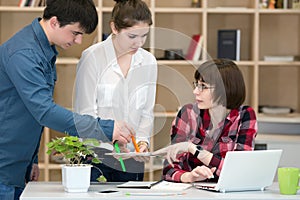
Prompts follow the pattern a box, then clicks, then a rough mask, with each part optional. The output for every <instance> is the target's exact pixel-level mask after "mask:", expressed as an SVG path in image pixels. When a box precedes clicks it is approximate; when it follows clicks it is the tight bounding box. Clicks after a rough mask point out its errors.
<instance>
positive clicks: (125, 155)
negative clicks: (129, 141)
mask: <svg viewBox="0 0 300 200" xmlns="http://www.w3.org/2000/svg"><path fill="white" fill-rule="evenodd" d="M105 155H111V156H123V157H137V156H143V157H150V156H158V155H153V154H152V153H151V152H145V153H139V152H129V153H116V152H111V153H105Z"/></svg>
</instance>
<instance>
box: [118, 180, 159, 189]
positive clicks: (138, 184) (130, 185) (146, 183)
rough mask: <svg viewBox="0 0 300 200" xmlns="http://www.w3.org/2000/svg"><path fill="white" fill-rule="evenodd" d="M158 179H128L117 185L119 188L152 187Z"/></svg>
mask: <svg viewBox="0 0 300 200" xmlns="http://www.w3.org/2000/svg"><path fill="white" fill-rule="evenodd" d="M157 183H158V182H157V181H128V182H126V183H123V184H120V185H117V187H118V188H141V189H150V188H151V187H152V186H153V185H155V184H157Z"/></svg>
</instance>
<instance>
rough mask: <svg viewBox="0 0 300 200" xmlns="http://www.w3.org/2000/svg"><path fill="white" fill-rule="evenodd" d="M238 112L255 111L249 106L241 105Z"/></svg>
mask: <svg viewBox="0 0 300 200" xmlns="http://www.w3.org/2000/svg"><path fill="white" fill-rule="evenodd" d="M240 110H241V111H248V112H255V110H254V109H253V108H252V107H251V106H249V105H241V106H240Z"/></svg>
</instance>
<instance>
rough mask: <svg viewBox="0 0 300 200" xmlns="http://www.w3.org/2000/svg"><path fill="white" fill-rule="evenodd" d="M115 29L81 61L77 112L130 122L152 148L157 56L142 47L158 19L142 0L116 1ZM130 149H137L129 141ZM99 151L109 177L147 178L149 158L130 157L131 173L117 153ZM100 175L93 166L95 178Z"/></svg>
mask: <svg viewBox="0 0 300 200" xmlns="http://www.w3.org/2000/svg"><path fill="white" fill-rule="evenodd" d="M115 1H116V4H115V6H114V8H113V11H112V18H111V21H110V27H111V30H112V34H111V35H110V36H109V37H108V38H107V39H106V40H105V41H103V42H100V43H97V44H94V45H92V46H91V47H89V48H88V49H86V50H85V51H84V52H83V54H82V57H81V59H80V62H79V63H78V66H77V77H76V91H75V93H76V96H75V105H74V107H75V111H76V112H79V113H81V114H89V115H92V116H94V117H101V119H115V120H121V121H125V122H127V123H128V124H129V125H130V126H132V127H133V128H134V130H135V131H136V141H137V144H138V146H139V148H140V151H141V152H147V151H148V149H149V141H150V136H151V133H152V129H153V107H154V103H155V94H156V79H157V61H156V59H155V57H154V56H153V55H152V54H151V53H149V52H148V51H146V50H144V49H142V48H141V47H142V46H143V45H144V43H145V41H146V39H147V36H148V34H149V30H150V25H151V24H152V18H151V12H150V10H149V8H148V7H147V5H146V4H145V2H143V1H141V0H115ZM124 149H125V151H129V150H130V151H134V147H133V144H129V145H128V146H127V147H126V148H124ZM105 152H106V151H105V150H103V149H102V150H101V151H99V152H97V153H98V155H99V157H100V158H103V159H102V163H101V164H97V165H96V167H98V168H100V169H101V170H102V172H103V174H104V176H105V177H106V178H107V180H108V181H112V182H113V181H129V180H143V176H144V162H143V161H144V160H143V159H138V158H136V160H134V159H133V158H130V159H126V160H124V162H125V166H126V172H123V171H122V168H121V166H120V162H119V160H118V159H115V158H114V157H112V156H106V155H104V153H105ZM98 176H99V172H98V170H95V169H92V176H91V181H95V180H96V178H97V177H98Z"/></svg>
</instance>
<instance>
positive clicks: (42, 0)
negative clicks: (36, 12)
mask: <svg viewBox="0 0 300 200" xmlns="http://www.w3.org/2000/svg"><path fill="white" fill-rule="evenodd" d="M18 6H19V7H39V6H46V0H19V3H18Z"/></svg>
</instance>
